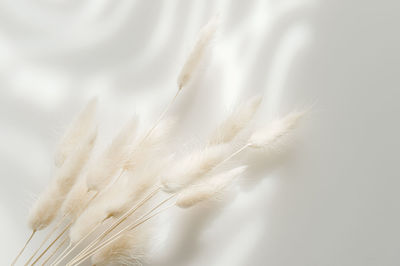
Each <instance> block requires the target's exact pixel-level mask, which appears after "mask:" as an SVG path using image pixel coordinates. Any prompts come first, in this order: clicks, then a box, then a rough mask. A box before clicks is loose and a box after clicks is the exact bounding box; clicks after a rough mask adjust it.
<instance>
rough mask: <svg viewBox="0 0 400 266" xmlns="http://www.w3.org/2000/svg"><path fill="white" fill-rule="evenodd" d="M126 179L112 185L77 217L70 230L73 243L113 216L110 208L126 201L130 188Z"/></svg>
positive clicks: (122, 178)
mask: <svg viewBox="0 0 400 266" xmlns="http://www.w3.org/2000/svg"><path fill="white" fill-rule="evenodd" d="M126 188H127V183H126V179H125V178H124V177H121V178H120V179H119V180H118V181H117V182H116V183H114V184H113V185H112V186H110V187H109V188H108V189H107V190H106V191H104V193H101V194H100V195H99V196H98V197H96V199H95V200H93V201H92V202H91V204H90V205H89V206H88V207H87V208H86V209H85V210H84V211H83V212H82V213H81V215H80V216H79V217H78V218H77V219H76V221H75V223H74V224H73V226H72V227H71V230H70V234H69V235H70V239H71V243H76V242H78V241H79V240H80V239H81V238H82V237H84V236H86V235H87V234H88V233H89V232H90V231H91V230H92V229H93V228H94V227H96V226H97V225H99V224H101V223H102V222H103V221H104V220H106V219H107V218H109V217H112V213H110V211H109V210H108V209H109V208H111V209H113V208H114V206H115V205H116V206H120V205H121V204H123V203H124V202H125V201H126V198H127V195H128V193H129V192H128V190H127V189H126Z"/></svg>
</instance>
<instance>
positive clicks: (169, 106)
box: [143, 89, 181, 139]
mask: <svg viewBox="0 0 400 266" xmlns="http://www.w3.org/2000/svg"><path fill="white" fill-rule="evenodd" d="M180 91H181V90H180V89H179V90H178V91H177V92H176V93H175V96H174V98H172V100H171V101H170V102H169V103H168V105H167V106H166V107H165V109H164V111H163V112H162V113H161V115H160V116H159V117H158V119H157V120H156V122H155V123H154V125H153V127H152V128H151V129H150V130H149V131H148V132H147V134H146V135H145V136H144V138H143V139H146V138H147V137H148V136H150V135H151V133H153V131H154V129H155V128H156V127H157V126H158V124H159V123H160V121H161V120H163V119H164V117H165V115H166V114H167V113H168V111H169V110H170V109H171V106H172V105H173V104H174V102H175V100H176V98H177V97H178V95H179V93H180Z"/></svg>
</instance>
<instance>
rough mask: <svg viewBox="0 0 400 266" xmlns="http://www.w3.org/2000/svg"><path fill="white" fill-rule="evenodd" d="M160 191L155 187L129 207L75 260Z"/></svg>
mask: <svg viewBox="0 0 400 266" xmlns="http://www.w3.org/2000/svg"><path fill="white" fill-rule="evenodd" d="M159 191H160V187H157V188H156V189H154V190H153V191H152V192H150V193H149V194H148V195H147V196H146V197H145V198H144V199H143V200H141V201H140V202H139V203H137V204H136V205H135V206H133V207H132V208H131V209H129V210H128V211H127V212H125V214H124V215H122V216H121V217H120V218H119V219H118V220H117V221H115V222H114V223H113V224H111V225H110V227H109V228H108V229H107V230H106V231H104V232H103V233H102V234H100V235H99V236H98V237H97V238H96V239H95V240H93V241H92V243H90V244H89V245H88V246H87V247H86V248H85V249H84V250H82V251H81V252H80V253H79V254H78V255H77V256H75V258H74V259H73V260H75V259H76V258H78V257H80V256H82V255H83V254H84V252H86V251H87V250H88V249H90V248H92V247H93V246H94V245H96V244H97V243H98V242H99V241H101V240H102V239H103V238H104V237H105V236H107V234H109V233H110V232H111V231H112V230H114V229H115V228H116V227H117V226H118V225H120V224H121V223H122V222H124V221H125V220H126V219H127V218H128V217H129V216H130V215H132V214H133V213H134V212H135V211H136V210H137V209H139V208H140V207H141V206H142V205H144V204H145V203H146V202H147V201H149V200H150V199H151V198H152V197H154V195H156V194H157V192H159Z"/></svg>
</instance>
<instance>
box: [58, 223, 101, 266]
mask: <svg viewBox="0 0 400 266" xmlns="http://www.w3.org/2000/svg"><path fill="white" fill-rule="evenodd" d="M105 220H106V219H104V220H103V221H102V222H101V223H98V224H97V225H96V226H95V227H93V229H92V230H90V232H89V233H87V234H86V235H85V236H84V237H82V238H81V239H80V240H79V241H78V243H76V244H75V245H73V246H72V247H71V248H70V246H69V247H68V248H70V249H69V250H68V252H67V253H66V254H65V252H63V254H61V255H60V256H59V258H57V261H55V262H54V264H53V265H57V264H59V263H60V262H62V261H63V260H64V259H65V258H66V257H67V256H68V255H69V254H71V252H72V251H73V250H74V249H75V248H76V247H77V246H79V245H80V244H81V243H82V242H83V241H84V240H85V239H86V238H87V237H89V236H90V235H91V234H92V233H93V232H94V231H95V230H96V229H98V228H99V226H101V225H102V224H103V222H104V221H105ZM71 245H72V244H71ZM83 251H84V250H83ZM83 251H82V252H83ZM61 256H62V257H61Z"/></svg>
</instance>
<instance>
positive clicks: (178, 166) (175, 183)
mask: <svg viewBox="0 0 400 266" xmlns="http://www.w3.org/2000/svg"><path fill="white" fill-rule="evenodd" d="M230 150H231V147H230V145H228V144H220V145H215V146H207V147H206V148H204V149H202V150H199V151H195V152H193V153H191V154H189V155H188V156H186V157H184V158H183V159H180V160H178V161H176V162H173V164H172V166H171V167H170V168H169V169H167V170H166V171H165V173H164V174H163V176H162V178H161V183H162V188H163V190H164V191H166V192H168V193H172V192H177V191H179V190H180V189H182V188H184V187H186V186H187V185H189V184H191V183H193V182H195V181H196V180H197V179H198V178H199V177H201V176H203V175H204V174H206V173H208V172H209V171H211V170H212V169H213V168H214V167H215V166H217V165H218V164H219V163H220V162H222V161H223V159H224V158H225V157H226V155H227V154H228V152H229V151H230Z"/></svg>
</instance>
